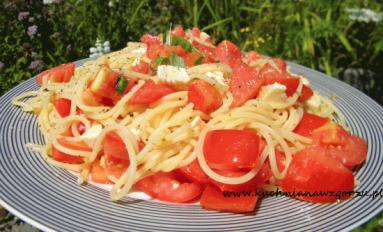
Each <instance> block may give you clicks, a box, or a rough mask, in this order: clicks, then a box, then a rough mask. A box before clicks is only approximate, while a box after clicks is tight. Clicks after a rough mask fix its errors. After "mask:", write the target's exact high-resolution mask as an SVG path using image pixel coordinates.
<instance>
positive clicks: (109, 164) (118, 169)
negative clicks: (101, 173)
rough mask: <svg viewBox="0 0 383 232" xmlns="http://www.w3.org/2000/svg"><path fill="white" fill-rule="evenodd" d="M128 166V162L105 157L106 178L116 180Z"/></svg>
mask: <svg viewBox="0 0 383 232" xmlns="http://www.w3.org/2000/svg"><path fill="white" fill-rule="evenodd" d="M129 164H130V162H129V160H122V159H117V158H114V157H111V156H106V161H105V173H106V175H107V177H110V178H113V179H116V180H118V179H119V178H120V177H121V176H122V174H124V172H125V171H126V170H127V169H128V167H129ZM108 179H109V178H108Z"/></svg>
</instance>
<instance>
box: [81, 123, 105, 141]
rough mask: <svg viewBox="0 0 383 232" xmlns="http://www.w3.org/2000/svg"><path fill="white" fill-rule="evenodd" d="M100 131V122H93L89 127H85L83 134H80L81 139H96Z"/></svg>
mask: <svg viewBox="0 0 383 232" xmlns="http://www.w3.org/2000/svg"><path fill="white" fill-rule="evenodd" d="M101 131H102V125H101V124H94V125H93V126H92V127H91V128H89V129H87V130H86V131H85V132H84V134H82V135H81V138H83V139H96V138H97V137H98V136H99V135H100V134H101Z"/></svg>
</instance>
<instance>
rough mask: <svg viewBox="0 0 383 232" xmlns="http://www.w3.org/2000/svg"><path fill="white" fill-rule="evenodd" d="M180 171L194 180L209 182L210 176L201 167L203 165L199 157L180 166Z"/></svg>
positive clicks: (201, 182) (203, 182)
mask: <svg viewBox="0 0 383 232" xmlns="http://www.w3.org/2000/svg"><path fill="white" fill-rule="evenodd" d="M178 171H179V172H180V173H182V175H184V176H185V177H186V178H187V179H188V180H190V181H192V182H196V183H200V184H207V183H209V177H208V176H207V175H206V174H205V173H204V171H203V170H202V169H201V166H200V165H199V163H198V160H197V159H195V160H194V161H193V162H191V163H190V164H188V165H186V166H184V167H181V168H179V169H178Z"/></svg>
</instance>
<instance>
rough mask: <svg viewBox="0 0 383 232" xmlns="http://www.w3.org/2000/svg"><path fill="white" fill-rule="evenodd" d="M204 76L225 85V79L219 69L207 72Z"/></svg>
mask: <svg viewBox="0 0 383 232" xmlns="http://www.w3.org/2000/svg"><path fill="white" fill-rule="evenodd" d="M206 76H208V77H210V78H213V79H214V80H215V81H216V82H218V83H219V84H221V85H226V80H225V78H224V76H223V72H220V71H214V72H207V73H206Z"/></svg>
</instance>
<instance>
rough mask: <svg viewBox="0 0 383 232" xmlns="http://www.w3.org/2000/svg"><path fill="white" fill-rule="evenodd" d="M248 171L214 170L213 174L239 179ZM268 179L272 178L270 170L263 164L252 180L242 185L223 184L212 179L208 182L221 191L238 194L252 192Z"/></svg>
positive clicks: (266, 164)
mask: <svg viewBox="0 0 383 232" xmlns="http://www.w3.org/2000/svg"><path fill="white" fill-rule="evenodd" d="M249 171H250V169H249V170H238V171H230V170H215V172H217V173H218V174H220V175H222V176H226V177H240V176H243V175H245V174H246V173H248V172H249ZM270 177H272V172H271V169H270V167H269V164H268V163H265V164H264V165H263V166H262V168H261V169H260V170H259V172H258V173H257V175H256V176H255V177H254V178H253V179H251V180H249V181H248V182H245V183H242V184H223V183H220V182H218V181H215V180H213V179H211V180H210V181H211V183H212V184H213V185H215V186H216V187H218V188H219V189H220V190H221V191H232V192H239V191H254V190H255V189H256V188H258V187H259V186H261V185H262V184H263V183H265V182H266V181H267V180H269V179H270Z"/></svg>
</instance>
